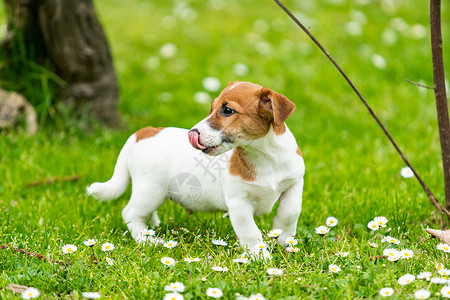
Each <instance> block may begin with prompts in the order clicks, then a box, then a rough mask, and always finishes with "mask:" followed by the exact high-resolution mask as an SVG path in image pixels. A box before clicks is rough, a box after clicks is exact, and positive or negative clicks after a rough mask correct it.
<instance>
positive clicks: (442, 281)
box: [430, 277, 448, 284]
mask: <svg viewBox="0 0 450 300" xmlns="http://www.w3.org/2000/svg"><path fill="white" fill-rule="evenodd" d="M430 282H431V283H434V284H446V283H447V282H448V280H447V279H445V278H442V277H433V278H431V279H430Z"/></svg>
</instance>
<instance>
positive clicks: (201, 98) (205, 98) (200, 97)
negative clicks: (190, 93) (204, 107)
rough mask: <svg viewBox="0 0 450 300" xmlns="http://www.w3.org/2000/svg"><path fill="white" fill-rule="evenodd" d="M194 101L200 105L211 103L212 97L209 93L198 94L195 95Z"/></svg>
mask: <svg viewBox="0 0 450 300" xmlns="http://www.w3.org/2000/svg"><path fill="white" fill-rule="evenodd" d="M194 101H195V102H197V103H199V104H206V103H210V102H211V96H210V95H209V94H208V93H207V92H197V93H195V94H194Z"/></svg>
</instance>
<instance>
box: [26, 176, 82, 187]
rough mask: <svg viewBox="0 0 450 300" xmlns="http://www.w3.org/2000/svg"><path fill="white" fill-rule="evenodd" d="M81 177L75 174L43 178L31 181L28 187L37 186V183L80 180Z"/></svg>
mask: <svg viewBox="0 0 450 300" xmlns="http://www.w3.org/2000/svg"><path fill="white" fill-rule="evenodd" d="M80 178H81V177H80V176H78V175H75V176H66V177H58V176H56V177H53V178H47V179H43V180H36V181H33V182H30V183H29V184H27V187H33V186H37V185H43V184H53V183H55V182H65V181H77V180H79V179H80Z"/></svg>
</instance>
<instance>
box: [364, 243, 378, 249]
mask: <svg viewBox="0 0 450 300" xmlns="http://www.w3.org/2000/svg"><path fill="white" fill-rule="evenodd" d="M367 244H369V245H370V246H372V247H374V248H378V244H377V243H372V242H368V243H367Z"/></svg>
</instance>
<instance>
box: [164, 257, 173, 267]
mask: <svg viewBox="0 0 450 300" xmlns="http://www.w3.org/2000/svg"><path fill="white" fill-rule="evenodd" d="M161 262H162V263H163V264H165V265H166V266H175V260H174V259H173V258H171V257H166V256H165V257H163V258H161Z"/></svg>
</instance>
